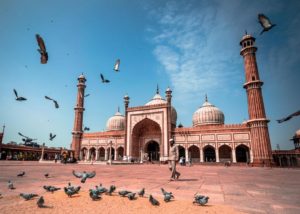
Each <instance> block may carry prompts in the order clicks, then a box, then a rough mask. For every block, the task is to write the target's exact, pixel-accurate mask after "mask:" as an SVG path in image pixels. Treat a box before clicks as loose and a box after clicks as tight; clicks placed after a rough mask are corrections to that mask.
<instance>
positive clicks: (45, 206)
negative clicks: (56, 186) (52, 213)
mask: <svg viewBox="0 0 300 214" xmlns="http://www.w3.org/2000/svg"><path fill="white" fill-rule="evenodd" d="M39 208H46V209H53V206H47V205H43V206H39Z"/></svg>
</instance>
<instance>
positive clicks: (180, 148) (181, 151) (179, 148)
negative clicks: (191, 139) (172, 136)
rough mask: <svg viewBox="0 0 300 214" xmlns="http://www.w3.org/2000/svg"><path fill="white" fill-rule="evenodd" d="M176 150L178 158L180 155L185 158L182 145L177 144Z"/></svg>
mask: <svg viewBox="0 0 300 214" xmlns="http://www.w3.org/2000/svg"><path fill="white" fill-rule="evenodd" d="M178 152H179V158H181V157H184V158H185V149H184V147H183V146H178Z"/></svg>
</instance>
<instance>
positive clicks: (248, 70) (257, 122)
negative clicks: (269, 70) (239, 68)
mask: <svg viewBox="0 0 300 214" xmlns="http://www.w3.org/2000/svg"><path fill="white" fill-rule="evenodd" d="M254 42H255V38H254V37H252V36H251V35H248V34H246V35H244V36H243V38H242V40H241V42H240V45H241V46H242V49H241V52H240V54H241V55H242V56H243V58H244V66H245V75H246V82H245V84H244V88H245V89H246V92H247V98H248V113H249V120H248V121H247V124H248V125H249V127H250V132H251V150H252V164H253V165H254V166H270V165H271V164H272V163H273V158H272V148H271V142H270V137H269V130H268V122H269V120H268V119H267V118H266V113H265V107H264V100H263V96H262V90H261V86H262V85H263V82H262V81H261V80H260V78H259V73H258V68H257V64H256V56H255V52H256V51H257V48H256V47H255V45H254Z"/></svg>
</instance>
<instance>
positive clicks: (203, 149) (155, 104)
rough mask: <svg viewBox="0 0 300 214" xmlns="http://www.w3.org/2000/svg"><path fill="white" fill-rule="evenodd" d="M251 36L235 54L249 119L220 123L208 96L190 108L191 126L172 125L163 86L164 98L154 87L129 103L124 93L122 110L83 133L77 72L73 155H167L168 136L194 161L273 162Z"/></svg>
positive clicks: (140, 157)
mask: <svg viewBox="0 0 300 214" xmlns="http://www.w3.org/2000/svg"><path fill="white" fill-rule="evenodd" d="M254 42H255V38H254V37H252V36H251V35H244V36H243V38H242V40H241V42H240V45H241V46H242V49H241V52H240V54H241V55H242V56H243V59H244V66H245V77H246V78H245V84H244V88H245V90H246V93H247V98H248V113H249V120H247V121H245V122H243V123H242V124H228V125H227V124H225V116H224V114H223V112H222V111H221V110H220V109H218V108H217V107H215V106H214V105H213V104H211V103H210V102H209V101H208V99H207V97H206V98H205V101H204V103H203V104H202V106H201V107H200V108H199V109H196V111H195V113H194V114H193V117H192V121H193V126H192V127H180V128H177V127H176V123H177V121H176V120H177V113H176V110H175V108H174V107H173V106H172V91H171V89H170V88H167V89H166V91H165V98H163V97H162V96H161V95H160V93H159V90H158V89H157V91H156V94H155V95H154V97H153V98H152V99H151V100H150V101H149V102H148V103H146V104H145V105H142V106H137V107H129V100H130V98H129V96H127V95H126V96H125V97H124V109H125V115H122V114H121V113H120V112H119V110H118V111H117V112H116V114H115V115H114V116H112V117H111V118H109V120H108V121H107V126H106V131H103V132H94V133H84V132H83V130H82V124H83V112H84V110H85V109H84V90H85V87H86V85H85V82H86V78H85V76H84V75H80V76H79V78H78V85H77V87H78V93H77V101H76V106H75V108H74V110H75V120H74V128H73V132H72V135H73V138H72V150H73V151H74V156H75V157H76V158H79V159H80V160H84V161H91V160H93V161H103V160H105V161H106V160H109V159H112V160H127V161H139V162H143V161H144V160H150V161H166V160H167V159H168V155H169V139H170V138H174V139H175V142H176V143H177V144H178V145H179V153H180V156H184V157H185V159H186V160H189V159H191V160H192V162H194V163H197V162H198V163H203V162H226V161H231V162H233V163H237V162H241V163H248V164H251V165H254V166H270V165H271V164H272V163H273V158H272V150H271V143H270V137H269V131H268V122H269V120H268V119H267V118H266V113H265V108H264V102H263V96H262V89H261V86H262V85H263V82H262V81H261V80H260V78H259V72H258V68H257V64H256V56H255V52H256V50H257V48H256V47H255V45H254Z"/></svg>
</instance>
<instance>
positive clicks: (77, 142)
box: [72, 74, 86, 160]
mask: <svg viewBox="0 0 300 214" xmlns="http://www.w3.org/2000/svg"><path fill="white" fill-rule="evenodd" d="M85 81H86V79H85V77H84V76H83V74H81V75H80V76H79V77H78V84H77V88H78V90H77V100H76V106H75V108H74V110H75V120H74V127H73V131H72V135H73V138H72V150H73V151H74V157H75V158H76V159H77V160H78V159H79V154H80V147H81V137H82V133H83V131H82V122H83V111H84V107H83V106H84V89H85V87H86V86H85Z"/></svg>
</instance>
